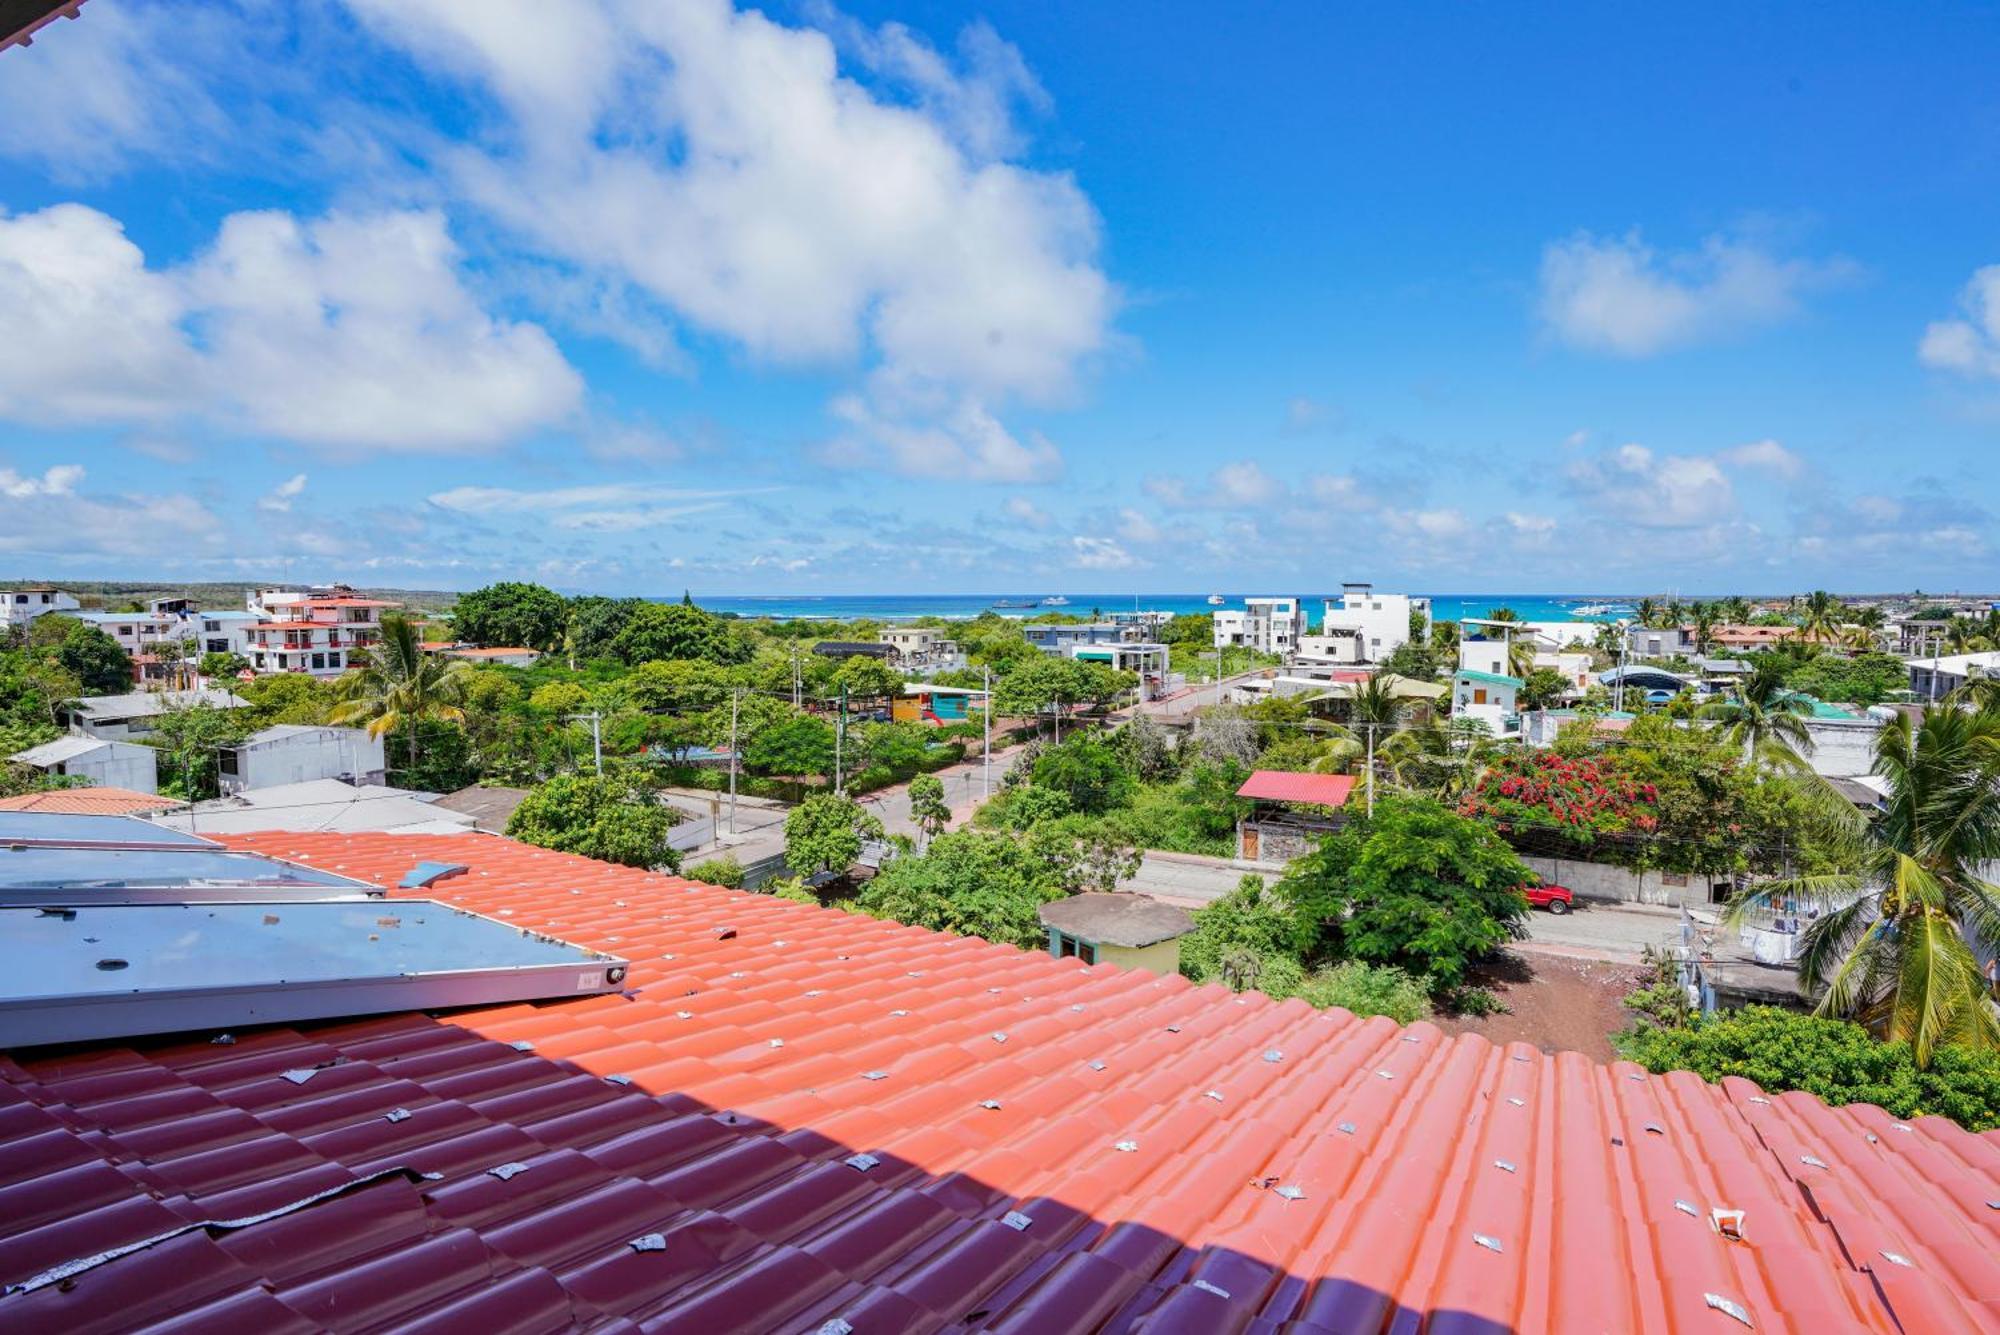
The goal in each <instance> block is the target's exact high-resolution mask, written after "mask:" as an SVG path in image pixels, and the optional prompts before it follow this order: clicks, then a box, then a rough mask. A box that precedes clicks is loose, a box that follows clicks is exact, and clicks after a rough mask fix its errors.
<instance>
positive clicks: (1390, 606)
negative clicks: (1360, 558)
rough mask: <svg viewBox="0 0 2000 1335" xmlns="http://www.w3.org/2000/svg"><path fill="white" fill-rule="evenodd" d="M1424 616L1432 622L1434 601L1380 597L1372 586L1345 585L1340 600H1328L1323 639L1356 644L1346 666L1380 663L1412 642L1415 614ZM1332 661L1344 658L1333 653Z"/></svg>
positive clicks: (1405, 596)
mask: <svg viewBox="0 0 2000 1335" xmlns="http://www.w3.org/2000/svg"><path fill="white" fill-rule="evenodd" d="M1418 612H1421V613H1422V614H1423V616H1424V619H1425V620H1426V621H1428V620H1429V619H1430V614H1431V600H1430V599H1428V598H1412V597H1410V596H1409V595H1408V594H1404V593H1377V592H1375V586H1374V585H1372V584H1343V585H1341V586H1340V597H1338V598H1329V599H1327V600H1326V604H1325V612H1324V614H1323V616H1322V618H1321V620H1320V627H1319V633H1320V637H1322V638H1324V639H1327V640H1331V639H1334V638H1336V637H1339V638H1349V639H1352V640H1353V641H1354V650H1353V656H1352V657H1348V658H1344V659H1342V661H1345V662H1359V663H1379V662H1381V661H1382V660H1383V659H1384V658H1387V657H1388V656H1389V655H1390V654H1392V653H1394V652H1396V650H1397V649H1398V648H1400V647H1401V646H1402V645H1404V644H1407V643H1408V642H1409V639H1410V621H1411V617H1412V614H1413V613H1418ZM1325 656H1326V657H1329V658H1338V657H1340V655H1338V654H1333V653H1329V654H1326V655H1325Z"/></svg>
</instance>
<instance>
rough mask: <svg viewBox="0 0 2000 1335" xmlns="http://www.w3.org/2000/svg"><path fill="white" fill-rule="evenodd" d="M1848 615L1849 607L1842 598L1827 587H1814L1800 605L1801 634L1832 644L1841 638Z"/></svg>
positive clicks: (1803, 636)
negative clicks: (1834, 594)
mask: <svg viewBox="0 0 2000 1335" xmlns="http://www.w3.org/2000/svg"><path fill="white" fill-rule="evenodd" d="M1846 616H1847V608H1846V606H1845V605H1843V604H1842V603H1841V601H1840V599H1838V598H1836V597H1834V596H1833V595H1832V594H1830V593H1828V592H1827V591H1826V590H1825V589H1814V590H1813V591H1812V592H1811V593H1809V594H1807V595H1806V598H1805V601H1804V602H1803V603H1801V604H1800V605H1799V611H1798V617H1799V635H1800V637H1801V638H1803V639H1807V640H1812V641H1816V642H1817V643H1820V644H1831V643H1833V642H1834V641H1835V640H1837V639H1839V638H1840V628H1841V626H1842V624H1843V623H1844V621H1845V620H1846Z"/></svg>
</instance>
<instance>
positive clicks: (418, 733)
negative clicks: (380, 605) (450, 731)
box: [327, 612, 472, 770]
mask: <svg viewBox="0 0 2000 1335" xmlns="http://www.w3.org/2000/svg"><path fill="white" fill-rule="evenodd" d="M471 671H472V669H471V668H470V667H469V666H468V665H467V664H465V663H461V662H453V661H451V660H449V659H445V658H441V657H439V656H437V655H436V654H428V653H425V652H424V647H423V641H422V640H421V639H420V638H419V637H418V634H417V628H416V625H415V623H414V622H412V621H411V620H410V619H409V618H408V617H406V616H404V615H403V614H402V613H400V612H391V613H389V614H388V615H387V616H385V617H383V618H382V642H381V643H380V644H378V645H376V646H374V648H373V650H372V651H371V652H370V654H369V661H368V665H367V666H366V667H364V668H361V669H360V670H358V671H355V672H349V673H347V674H346V675H345V676H343V677H341V678H340V680H339V681H338V682H337V683H336V685H335V691H336V694H337V696H338V698H339V700H340V703H339V704H337V705H335V706H334V708H333V709H332V710H331V711H330V712H329V714H328V716H327V721H328V722H330V723H337V724H352V723H364V724H366V725H367V728H368V732H369V734H370V735H371V736H375V737H380V736H381V735H382V734H384V733H387V732H394V731H396V729H397V728H398V726H399V725H401V724H402V723H403V722H404V721H406V720H417V721H426V720H432V719H445V720H449V721H452V722H457V721H459V720H461V719H463V718H464V717H465V711H464V709H463V708H462V702H463V700H464V699H465V688H466V681H467V679H468V677H469V675H470V673H471ZM407 741H408V744H409V758H410V759H409V767H410V768H411V769H413V770H414V769H416V768H417V764H418V760H419V757H420V755H421V747H422V729H420V728H411V729H409V730H408V736H407Z"/></svg>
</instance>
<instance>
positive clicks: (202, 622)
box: [189, 612, 257, 659]
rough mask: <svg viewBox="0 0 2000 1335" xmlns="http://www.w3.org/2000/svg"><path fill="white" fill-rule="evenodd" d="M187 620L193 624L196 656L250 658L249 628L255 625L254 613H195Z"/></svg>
mask: <svg viewBox="0 0 2000 1335" xmlns="http://www.w3.org/2000/svg"><path fill="white" fill-rule="evenodd" d="M189 620H190V621H191V622H192V623H193V631H194V637H195V653H196V654H197V655H200V654H236V655H239V656H240V657H243V658H246V659H247V658H249V657H250V627H251V626H253V625H255V624H256V623H257V614H256V613H255V612H196V613H195V614H194V615H193V616H192V617H190V618H189Z"/></svg>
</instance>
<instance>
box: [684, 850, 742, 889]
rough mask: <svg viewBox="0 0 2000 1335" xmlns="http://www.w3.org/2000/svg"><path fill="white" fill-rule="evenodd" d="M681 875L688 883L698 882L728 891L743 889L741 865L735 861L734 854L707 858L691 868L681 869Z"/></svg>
mask: <svg viewBox="0 0 2000 1335" xmlns="http://www.w3.org/2000/svg"><path fill="white" fill-rule="evenodd" d="M681 875H683V876H685V877H687V878H688V879H689V880H690V881H700V882H701V883H702V884H703V885H719V886H722V887H724V888H725V889H729V890H741V889H742V888H743V864H742V863H740V862H738V861H737V860H736V855H735V854H734V853H724V854H723V855H722V856H721V857H719V858H709V859H708V860H707V861H705V862H697V863H695V864H694V865H693V866H690V867H684V868H682V869H681Z"/></svg>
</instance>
